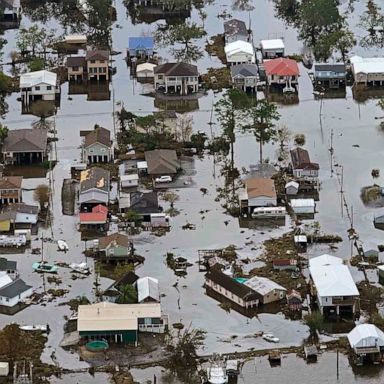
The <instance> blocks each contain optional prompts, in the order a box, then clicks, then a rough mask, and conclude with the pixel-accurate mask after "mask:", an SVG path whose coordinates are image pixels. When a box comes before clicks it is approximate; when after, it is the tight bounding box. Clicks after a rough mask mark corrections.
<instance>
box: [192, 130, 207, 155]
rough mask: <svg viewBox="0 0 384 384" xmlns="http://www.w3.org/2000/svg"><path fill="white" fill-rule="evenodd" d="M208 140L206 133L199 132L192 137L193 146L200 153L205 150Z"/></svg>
mask: <svg viewBox="0 0 384 384" xmlns="http://www.w3.org/2000/svg"><path fill="white" fill-rule="evenodd" d="M207 140H208V137H207V135H206V134H205V133H204V132H200V131H199V132H197V133H194V134H192V135H191V141H190V142H191V145H192V147H194V148H196V149H197V151H198V152H200V151H202V150H204V148H205V142H206V141H207Z"/></svg>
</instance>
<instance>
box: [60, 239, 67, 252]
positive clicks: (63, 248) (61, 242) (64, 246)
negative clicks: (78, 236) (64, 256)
mask: <svg viewBox="0 0 384 384" xmlns="http://www.w3.org/2000/svg"><path fill="white" fill-rule="evenodd" d="M57 246H58V247H59V251H63V252H67V251H68V250H69V247H68V244H67V243H66V242H65V241H64V240H57Z"/></svg>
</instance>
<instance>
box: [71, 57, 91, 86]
mask: <svg viewBox="0 0 384 384" xmlns="http://www.w3.org/2000/svg"><path fill="white" fill-rule="evenodd" d="M67 71H68V81H79V80H84V79H86V76H87V63H86V61H85V57H84V56H70V57H68V58H67Z"/></svg>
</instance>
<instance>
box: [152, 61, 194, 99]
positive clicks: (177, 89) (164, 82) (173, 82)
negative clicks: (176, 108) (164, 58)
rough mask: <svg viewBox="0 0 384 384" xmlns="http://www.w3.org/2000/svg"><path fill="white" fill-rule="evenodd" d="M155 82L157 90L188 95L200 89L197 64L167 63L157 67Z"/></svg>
mask: <svg viewBox="0 0 384 384" xmlns="http://www.w3.org/2000/svg"><path fill="white" fill-rule="evenodd" d="M154 74H155V78H154V84H155V89H156V91H158V90H160V89H161V90H164V92H165V93H168V91H169V90H171V91H172V92H173V93H179V94H180V95H187V94H188V93H196V92H197V91H198V90H199V72H198V71H197V66H196V65H192V64H187V63H165V64H161V65H158V66H156V67H155V69H154Z"/></svg>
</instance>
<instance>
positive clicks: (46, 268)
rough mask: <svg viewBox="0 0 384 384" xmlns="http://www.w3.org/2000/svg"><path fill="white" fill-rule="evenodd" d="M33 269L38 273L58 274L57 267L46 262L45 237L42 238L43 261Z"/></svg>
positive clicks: (35, 264)
mask: <svg viewBox="0 0 384 384" xmlns="http://www.w3.org/2000/svg"><path fill="white" fill-rule="evenodd" d="M32 268H33V269H34V270H35V271H36V272H42V273H57V269H58V268H57V265H55V264H49V263H47V262H46V261H44V237H41V260H40V261H36V262H35V263H33V264H32Z"/></svg>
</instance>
